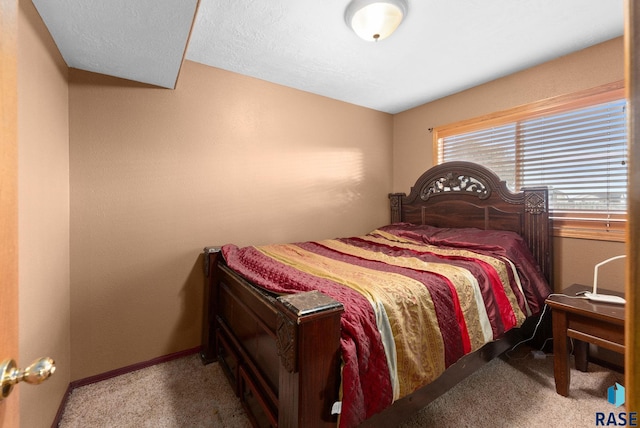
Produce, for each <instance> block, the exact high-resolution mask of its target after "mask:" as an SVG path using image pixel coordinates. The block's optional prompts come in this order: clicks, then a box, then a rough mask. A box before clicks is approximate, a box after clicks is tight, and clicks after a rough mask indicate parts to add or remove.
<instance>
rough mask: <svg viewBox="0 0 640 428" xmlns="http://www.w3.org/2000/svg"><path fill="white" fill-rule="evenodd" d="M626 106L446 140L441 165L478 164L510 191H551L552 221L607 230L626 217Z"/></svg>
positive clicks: (582, 110) (612, 104)
mask: <svg viewBox="0 0 640 428" xmlns="http://www.w3.org/2000/svg"><path fill="white" fill-rule="evenodd" d="M625 105H626V102H625V100H616V101H612V102H606V103H601V104H597V105H593V106H589V107H585V108H580V109H577V110H572V111H565V112H562V113H556V114H551V115H546V116H542V117H536V118H533V119H523V120H519V121H515V122H512V123H507V124H505V125H500V126H494V127H491V128H488V129H481V130H474V131H472V132H467V133H464V134H457V135H449V136H445V137H443V138H440V139H439V141H438V158H439V159H438V160H439V162H445V161H452V160H467V161H472V162H476V163H480V164H483V165H485V166H487V167H489V168H491V169H492V170H493V171H494V172H495V173H496V174H497V175H498V176H499V177H500V178H502V179H503V180H506V181H507V184H508V185H509V187H510V188H511V189H513V190H518V189H520V188H522V187H531V186H548V187H549V188H550V207H549V208H550V210H551V212H552V215H553V217H554V218H557V219H558V220H560V221H564V222H566V221H571V220H575V221H578V222H588V223H590V224H591V226H593V223H598V224H601V225H602V227H603V228H604V229H605V230H608V229H609V228H611V223H612V222H621V221H624V219H625V217H626V216H625V214H626V207H627V201H626V198H627V123H626V111H625ZM591 226H589V227H591Z"/></svg>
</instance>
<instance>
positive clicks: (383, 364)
mask: <svg viewBox="0 0 640 428" xmlns="http://www.w3.org/2000/svg"><path fill="white" fill-rule="evenodd" d="M222 253H223V256H224V258H225V261H226V262H227V264H228V265H229V267H231V268H232V269H234V270H235V271H237V272H238V273H240V274H241V275H242V276H244V277H245V278H247V279H248V280H250V281H252V282H253V283H255V284H256V285H259V286H261V287H264V288H265V289H267V290H270V291H272V292H276V293H295V292H303V291H311V290H318V291H321V292H322V293H325V294H327V295H329V296H331V297H332V298H334V299H335V300H338V301H339V302H341V303H342V304H343V305H344V308H345V312H344V313H343V315H342V319H341V342H340V343H341V351H342V359H343V370H342V391H343V398H342V413H341V416H340V426H341V427H351V426H356V425H358V424H359V423H360V422H362V421H363V420H365V419H367V418H369V417H370V416H372V415H374V414H375V413H378V412H380V411H381V410H383V409H384V408H385V407H387V406H389V405H390V404H391V403H392V402H393V401H394V400H396V399H398V398H401V397H403V396H405V395H407V394H410V393H411V392H413V391H414V390H415V389H417V388H419V387H420V386H422V385H425V384H427V383H429V382H431V381H433V380H434V379H435V378H437V377H438V376H439V375H440V374H441V373H442V372H443V371H444V370H445V369H446V368H447V367H449V366H450V365H451V364H453V363H455V362H456V361H457V360H458V359H459V358H461V357H462V356H464V355H465V354H467V353H469V352H473V351H475V350H477V349H479V348H480V347H481V346H483V345H484V344H485V343H487V342H489V341H491V340H494V339H496V338H497V337H498V336H500V335H501V334H503V333H504V332H506V331H508V330H509V329H511V328H513V327H518V326H520V325H521V324H522V322H523V321H524V319H525V318H526V317H527V316H530V315H534V314H537V313H538V312H540V310H541V309H542V306H543V305H544V299H545V298H546V297H547V296H548V295H549V294H550V293H551V290H550V287H549V285H548V284H547V282H546V281H545V280H544V277H543V275H542V273H541V271H540V269H539V267H538V266H537V265H536V263H535V260H534V258H533V256H532V255H531V253H530V251H529V250H528V248H527V246H526V244H525V242H524V241H523V239H522V238H521V237H520V236H518V235H517V234H515V233H512V232H505V231H484V230H478V229H441V228H435V227H431V226H416V225H411V224H406V223H399V224H391V225H388V226H385V227H381V228H379V229H376V230H375V231H373V232H371V233H369V234H367V235H364V236H358V237H350V238H339V239H330V240H324V241H316V242H301V243H295V244H277V245H265V246H259V247H244V248H238V247H237V246H235V245H225V246H223V248H222Z"/></svg>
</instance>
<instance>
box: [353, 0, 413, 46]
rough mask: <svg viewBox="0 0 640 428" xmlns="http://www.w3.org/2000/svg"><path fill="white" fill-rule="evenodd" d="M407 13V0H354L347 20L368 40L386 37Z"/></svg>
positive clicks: (357, 32) (372, 40)
mask: <svg viewBox="0 0 640 428" xmlns="http://www.w3.org/2000/svg"><path fill="white" fill-rule="evenodd" d="M406 13H407V2H406V1H405V0H353V1H352V2H351V3H349V6H347V10H346V11H345V21H346V22H347V25H349V26H350V27H351V28H352V29H353V31H354V32H355V33H356V34H357V35H358V36H360V37H361V38H362V39H364V40H367V41H371V42H374V41H378V40H382V39H386V38H387V37H389V36H390V35H391V33H393V32H394V31H395V30H396V28H398V26H399V25H400V23H401V22H402V18H404V16H405V15H406Z"/></svg>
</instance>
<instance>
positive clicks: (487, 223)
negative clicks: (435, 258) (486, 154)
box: [389, 161, 553, 285]
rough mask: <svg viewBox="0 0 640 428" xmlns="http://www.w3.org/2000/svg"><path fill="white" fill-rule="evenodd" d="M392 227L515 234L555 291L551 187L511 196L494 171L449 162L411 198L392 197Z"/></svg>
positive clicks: (416, 188)
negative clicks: (423, 226)
mask: <svg viewBox="0 0 640 428" xmlns="http://www.w3.org/2000/svg"><path fill="white" fill-rule="evenodd" d="M389 198H390V200H391V222H392V223H397V222H409V223H414V224H428V225H431V226H437V227H456V228H460V227H475V228H479V229H495V230H510V231H513V232H516V233H518V234H520V235H521V236H522V237H523V238H524V239H525V241H526V242H527V244H528V245H529V248H530V249H531V252H532V253H533V256H534V257H535V258H536V260H537V261H538V263H539V265H540V268H541V269H542V272H543V273H544V275H545V277H546V278H547V281H548V282H549V284H550V285H553V284H552V281H553V270H552V261H553V254H552V236H551V232H552V227H551V220H550V218H549V209H548V191H547V188H546V187H536V188H526V189H523V190H522V191H521V192H512V191H510V190H509V189H508V188H507V185H506V183H505V182H504V181H502V180H500V178H499V177H498V176H497V175H496V174H495V173H494V172H493V171H491V170H489V169H487V168H485V167H483V166H481V165H478V164H475V163H472V162H459V161H456V162H446V163H443V164H440V165H437V166H434V167H433V168H431V169H429V170H428V171H426V172H425V173H424V174H422V175H421V176H420V178H418V180H417V181H416V184H415V185H414V186H413V187H412V188H411V192H410V193H409V195H408V196H407V195H406V194H405V193H392V194H390V195H389Z"/></svg>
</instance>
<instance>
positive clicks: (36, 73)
mask: <svg viewBox="0 0 640 428" xmlns="http://www.w3.org/2000/svg"><path fill="white" fill-rule="evenodd" d="M19 7H20V15H19V22H18V157H19V165H18V170H19V176H18V191H19V194H18V199H19V200H18V204H19V205H18V209H19V283H20V292H19V293H20V296H19V300H20V303H19V305H20V320H19V332H20V355H19V358H18V363H19V365H20V366H21V367H26V366H27V365H28V364H30V362H31V361H32V360H34V359H35V358H37V357H41V356H51V357H52V358H54V359H55V360H56V365H57V369H56V373H55V374H54V376H53V377H51V379H49V380H48V381H47V382H45V383H43V384H42V385H39V386H37V387H34V386H31V385H20V386H19V387H18V388H19V389H20V419H21V426H24V427H34V428H37V427H49V426H51V422H52V421H53V419H54V417H55V415H56V412H57V410H58V406H59V405H60V402H61V400H62V397H63V395H64V393H65V391H66V389H67V386H68V384H69V381H70V374H71V370H70V362H71V356H70V307H69V305H70V280H69V104H68V84H67V67H66V65H65V63H64V61H63V60H62V57H61V56H60V54H59V53H58V50H57V48H56V46H55V44H54V43H53V41H52V39H51V37H50V36H49V33H48V32H47V30H46V28H45V26H44V24H43V23H42V21H41V19H40V17H39V15H38V14H37V12H36V11H35V8H34V6H33V4H32V3H31V1H28V0H20V2H19Z"/></svg>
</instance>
